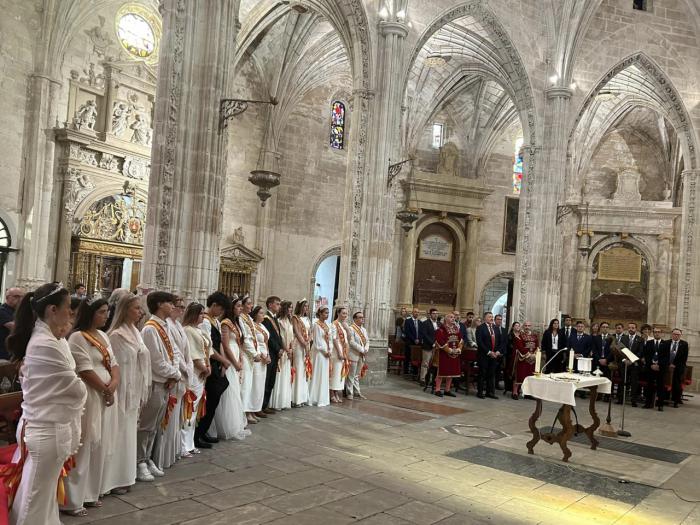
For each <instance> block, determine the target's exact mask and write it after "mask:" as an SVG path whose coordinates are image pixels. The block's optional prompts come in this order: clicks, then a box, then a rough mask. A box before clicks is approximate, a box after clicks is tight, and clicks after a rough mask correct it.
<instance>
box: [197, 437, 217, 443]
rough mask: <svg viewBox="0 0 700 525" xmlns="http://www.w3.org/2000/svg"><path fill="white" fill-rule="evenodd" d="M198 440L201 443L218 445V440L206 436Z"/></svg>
mask: <svg viewBox="0 0 700 525" xmlns="http://www.w3.org/2000/svg"><path fill="white" fill-rule="evenodd" d="M199 440H200V441H203V442H205V443H218V442H219V438H213V437H209V436H206V435H204V436H200V438H199Z"/></svg>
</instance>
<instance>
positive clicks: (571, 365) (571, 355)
mask: <svg viewBox="0 0 700 525" xmlns="http://www.w3.org/2000/svg"><path fill="white" fill-rule="evenodd" d="M573 371H574V351H573V350H569V372H573Z"/></svg>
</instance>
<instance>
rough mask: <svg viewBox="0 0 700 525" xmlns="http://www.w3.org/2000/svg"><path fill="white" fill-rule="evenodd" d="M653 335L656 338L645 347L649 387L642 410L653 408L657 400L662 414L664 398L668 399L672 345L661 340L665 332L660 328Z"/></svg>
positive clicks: (648, 341) (650, 340) (645, 392)
mask: <svg viewBox="0 0 700 525" xmlns="http://www.w3.org/2000/svg"><path fill="white" fill-rule="evenodd" d="M652 333H653V335H654V337H653V338H651V337H650V338H649V339H647V342H646V343H645V345H644V364H645V369H646V370H645V372H646V378H647V386H646V388H645V390H644V398H645V402H644V406H643V407H642V408H652V407H653V406H654V398H656V406H657V407H658V409H659V412H661V411H663V409H664V398H665V397H666V386H665V385H664V378H665V377H666V369H667V368H668V361H669V350H670V348H671V345H670V343H669V342H668V341H663V340H662V339H661V336H662V335H663V331H662V330H661V328H659V327H658V326H655V327H654V328H653V330H652Z"/></svg>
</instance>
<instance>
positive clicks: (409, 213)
mask: <svg viewBox="0 0 700 525" xmlns="http://www.w3.org/2000/svg"><path fill="white" fill-rule="evenodd" d="M418 217H420V210H419V209H417V208H410V207H408V206H404V207H403V208H401V209H400V210H399V211H397V212H396V218H397V219H398V220H399V221H401V228H402V229H403V231H404V232H406V234H408V232H410V231H411V228H413V223H414V222H416V221H417V220H418Z"/></svg>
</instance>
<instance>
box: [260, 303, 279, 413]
mask: <svg viewBox="0 0 700 525" xmlns="http://www.w3.org/2000/svg"><path fill="white" fill-rule="evenodd" d="M280 303H281V300H280V298H279V297H277V296H274V295H273V296H271V297H268V298H267V300H266V301H265V306H266V307H267V313H266V314H265V319H264V320H263V326H264V327H265V328H267V331H268V332H270V339H269V341H268V342H267V348H268V351H269V353H270V362H269V363H268V364H267V375H266V376H265V396H264V397H263V406H262V411H263V413H265V414H274V413H275V412H277V411H276V410H275V409H274V408H270V407H269V406H268V405H269V403H270V396H271V395H272V389H273V388H275V379H276V378H277V359H278V357H279V355H280V350H281V349H282V348H284V343H283V342H282V335H281V332H280V324H279V321H278V320H277V314H279V311H280Z"/></svg>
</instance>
